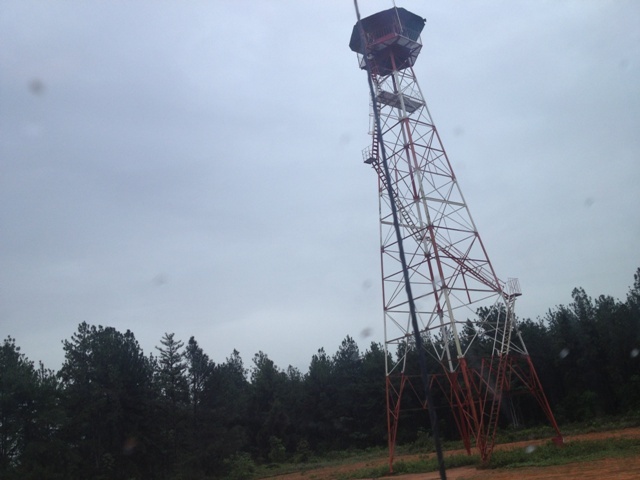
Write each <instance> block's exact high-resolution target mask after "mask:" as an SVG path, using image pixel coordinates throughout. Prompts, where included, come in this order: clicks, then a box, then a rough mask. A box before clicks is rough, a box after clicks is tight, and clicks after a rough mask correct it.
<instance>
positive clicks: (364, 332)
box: [360, 327, 373, 338]
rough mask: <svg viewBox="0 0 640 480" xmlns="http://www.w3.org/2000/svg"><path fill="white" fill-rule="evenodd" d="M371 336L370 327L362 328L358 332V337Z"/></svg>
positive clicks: (371, 330)
mask: <svg viewBox="0 0 640 480" xmlns="http://www.w3.org/2000/svg"><path fill="white" fill-rule="evenodd" d="M372 334H373V329H372V328H371V327H366V328H363V329H362V331H361V332H360V336H361V337H362V338H367V337H370V336H371V335H372Z"/></svg>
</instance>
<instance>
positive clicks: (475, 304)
mask: <svg viewBox="0 0 640 480" xmlns="http://www.w3.org/2000/svg"><path fill="white" fill-rule="evenodd" d="M424 25H425V20H424V19H423V18H421V17H419V16H418V15H415V14H413V13H411V12H409V11H407V10H405V9H404V8H396V7H394V8H392V9H389V10H385V11H382V12H379V13H376V14H374V15H371V16H369V17H366V18H364V19H362V20H361V21H360V22H358V23H357V24H356V25H355V27H354V29H353V33H352V36H351V41H350V44H349V46H350V48H351V50H353V51H354V52H356V53H357V54H358V60H359V65H360V68H361V69H363V70H365V71H366V72H367V74H368V75H369V77H370V79H369V80H370V87H371V92H372V96H371V106H372V109H371V118H372V120H373V122H372V125H373V126H372V128H371V134H372V144H371V147H370V148H367V149H366V150H365V154H364V162H365V163H366V164H369V165H371V167H372V168H373V170H374V171H375V172H376V174H377V178H378V187H379V188H378V190H379V210H380V254H381V265H382V292H383V302H384V329H385V348H386V351H387V353H388V355H387V357H388V358H389V360H388V363H387V366H386V390H387V407H388V408H387V416H388V433H389V461H390V465H392V464H393V456H394V448H395V442H396V435H397V431H398V426H399V423H400V422H399V420H400V416H401V410H402V404H403V397H405V396H406V395H407V394H410V393H416V392H419V391H420V390H421V389H420V388H417V386H416V385H415V383H416V381H417V380H416V378H415V377H414V376H412V375H410V372H411V371H413V372H415V366H414V367H413V368H409V367H410V365H408V361H410V360H409V359H410V358H411V355H410V353H411V352H412V349H413V351H415V341H414V330H413V326H412V312H411V309H410V306H411V303H413V304H414V305H415V316H416V317H417V320H418V322H417V323H418V328H419V332H420V336H421V338H422V339H423V346H424V348H425V350H426V352H427V354H428V355H431V356H432V358H433V359H435V360H437V362H438V364H440V365H441V367H442V368H441V371H440V372H431V373H432V374H433V375H432V376H431V383H432V385H430V387H435V386H436V385H437V386H438V387H440V388H441V389H442V390H443V392H444V394H445V396H446V398H447V399H448V401H449V403H450V406H451V408H452V412H453V417H454V418H455V421H456V424H457V427H458V430H459V432H460V434H461V436H462V440H463V442H464V444H465V447H466V448H467V451H468V452H470V451H471V448H472V446H473V444H475V447H476V448H477V449H478V450H479V453H480V455H481V457H482V459H483V461H485V462H487V461H488V460H489V458H490V456H491V452H492V449H493V445H494V441H495V434H496V428H497V425H498V415H499V412H500V407H501V401H502V398H503V395H504V394H505V393H506V392H509V391H510V390H511V389H512V388H514V387H517V389H518V390H519V391H526V392H528V393H530V394H532V395H533V396H534V397H535V398H536V400H537V401H538V403H539V404H540V406H541V407H542V409H543V411H544V413H545V414H546V416H547V417H548V419H549V421H550V423H551V425H552V426H553V428H554V429H555V430H556V432H557V435H558V436H557V439H559V440H561V439H562V437H561V434H560V431H559V429H558V426H557V423H556V421H555V419H554V417H553V413H552V412H551V409H550V408H549V404H548V402H547V399H546V397H545V395H544V392H543V390H542V387H541V385H540V382H539V379H538V377H537V375H536V372H535V369H534V367H533V364H532V362H531V359H530V357H529V355H528V352H527V349H526V347H525V344H524V342H523V340H522V337H521V335H520V333H519V331H518V326H517V322H516V317H515V314H514V304H515V301H516V299H517V297H518V296H519V295H520V288H519V284H518V281H517V280H515V279H510V280H508V281H507V282H502V281H501V280H500V279H499V278H498V276H497V275H496V273H495V271H494V269H493V266H492V265H491V262H490V260H489V256H488V255H487V251H486V249H485V246H484V244H483V242H482V239H481V238H480V234H479V233H478V229H477V228H476V225H475V223H474V221H473V218H472V217H471V213H470V211H469V208H468V206H467V202H466V201H465V198H464V196H463V194H462V191H461V189H460V186H459V184H458V181H457V178H456V176H455V174H454V172H453V169H452V167H451V163H450V162H449V158H448V157H447V153H446V152H445V149H444V147H443V145H442V141H441V139H440V136H439V134H438V130H437V129H436V126H435V125H434V122H433V119H432V117H431V114H430V113H429V110H428V108H427V105H426V102H425V100H424V97H423V95H422V91H421V90H420V86H419V85H418V81H417V79H416V76H415V72H414V70H413V65H414V64H415V62H416V60H417V58H418V55H419V53H420V50H421V49H422V43H421V39H420V34H421V32H422V29H423V28H424ZM402 254H404V255H403V256H404V259H403V258H401V256H402ZM407 278H408V279H409V282H410V291H411V292H412V296H413V302H412V301H411V299H410V298H409V297H408V293H407V288H406V284H405V280H406V279H407ZM422 404H423V406H425V407H426V404H425V403H424V402H423V403H422Z"/></svg>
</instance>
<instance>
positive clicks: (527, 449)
mask: <svg viewBox="0 0 640 480" xmlns="http://www.w3.org/2000/svg"><path fill="white" fill-rule="evenodd" d="M535 451H536V446H535V445H527V446H526V447H525V449H524V453H533V452H535Z"/></svg>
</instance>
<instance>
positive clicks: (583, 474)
mask: <svg viewBox="0 0 640 480" xmlns="http://www.w3.org/2000/svg"><path fill="white" fill-rule="evenodd" d="M603 438H640V428H627V429H623V430H615V431H609V432H596V433H586V434H581V435H571V436H567V437H565V442H571V441H575V440H596V439H603ZM547 441H548V440H532V441H525V442H516V443H507V444H501V445H496V449H505V450H512V449H514V448H526V447H528V446H532V445H537V444H541V443H545V442H547ZM459 453H463V451H460V450H456V451H448V452H445V460H446V456H448V455H454V454H459ZM415 458H417V456H416V455H411V456H400V457H398V458H397V460H411V459H415ZM386 463H387V460H386V459H384V458H381V459H376V460H371V461H367V462H360V463H353V464H349V465H339V466H335V467H324V468H319V469H316V470H307V471H302V472H296V473H290V474H287V475H278V476H274V477H270V479H271V480H273V479H278V480H334V479H336V478H337V477H338V475H339V474H340V473H346V472H350V471H353V470H359V469H362V468H367V467H375V466H379V465H385V464H386ZM384 478H385V479H387V480H388V479H393V480H418V479H420V480H439V479H440V475H439V473H438V472H430V473H421V474H411V475H394V476H389V477H384ZM565 478H579V479H585V480H596V479H597V480H606V479H615V480H637V479H640V457H625V458H615V459H610V458H604V459H602V460H594V461H590V462H577V463H570V464H567V465H559V466H552V467H528V468H517V469H509V470H507V469H493V470H478V469H476V468H475V467H460V468H451V469H448V470H447V479H448V480H520V479H526V480H541V479H557V480H560V479H565Z"/></svg>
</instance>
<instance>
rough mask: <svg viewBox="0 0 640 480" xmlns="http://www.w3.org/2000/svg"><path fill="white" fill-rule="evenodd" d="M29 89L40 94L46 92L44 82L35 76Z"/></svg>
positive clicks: (35, 93)
mask: <svg viewBox="0 0 640 480" xmlns="http://www.w3.org/2000/svg"><path fill="white" fill-rule="evenodd" d="M29 90H30V91H31V93H33V94H34V95H40V94H41V93H43V92H44V83H42V80H40V79H39V78H34V79H33V80H31V81H30V82H29Z"/></svg>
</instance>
